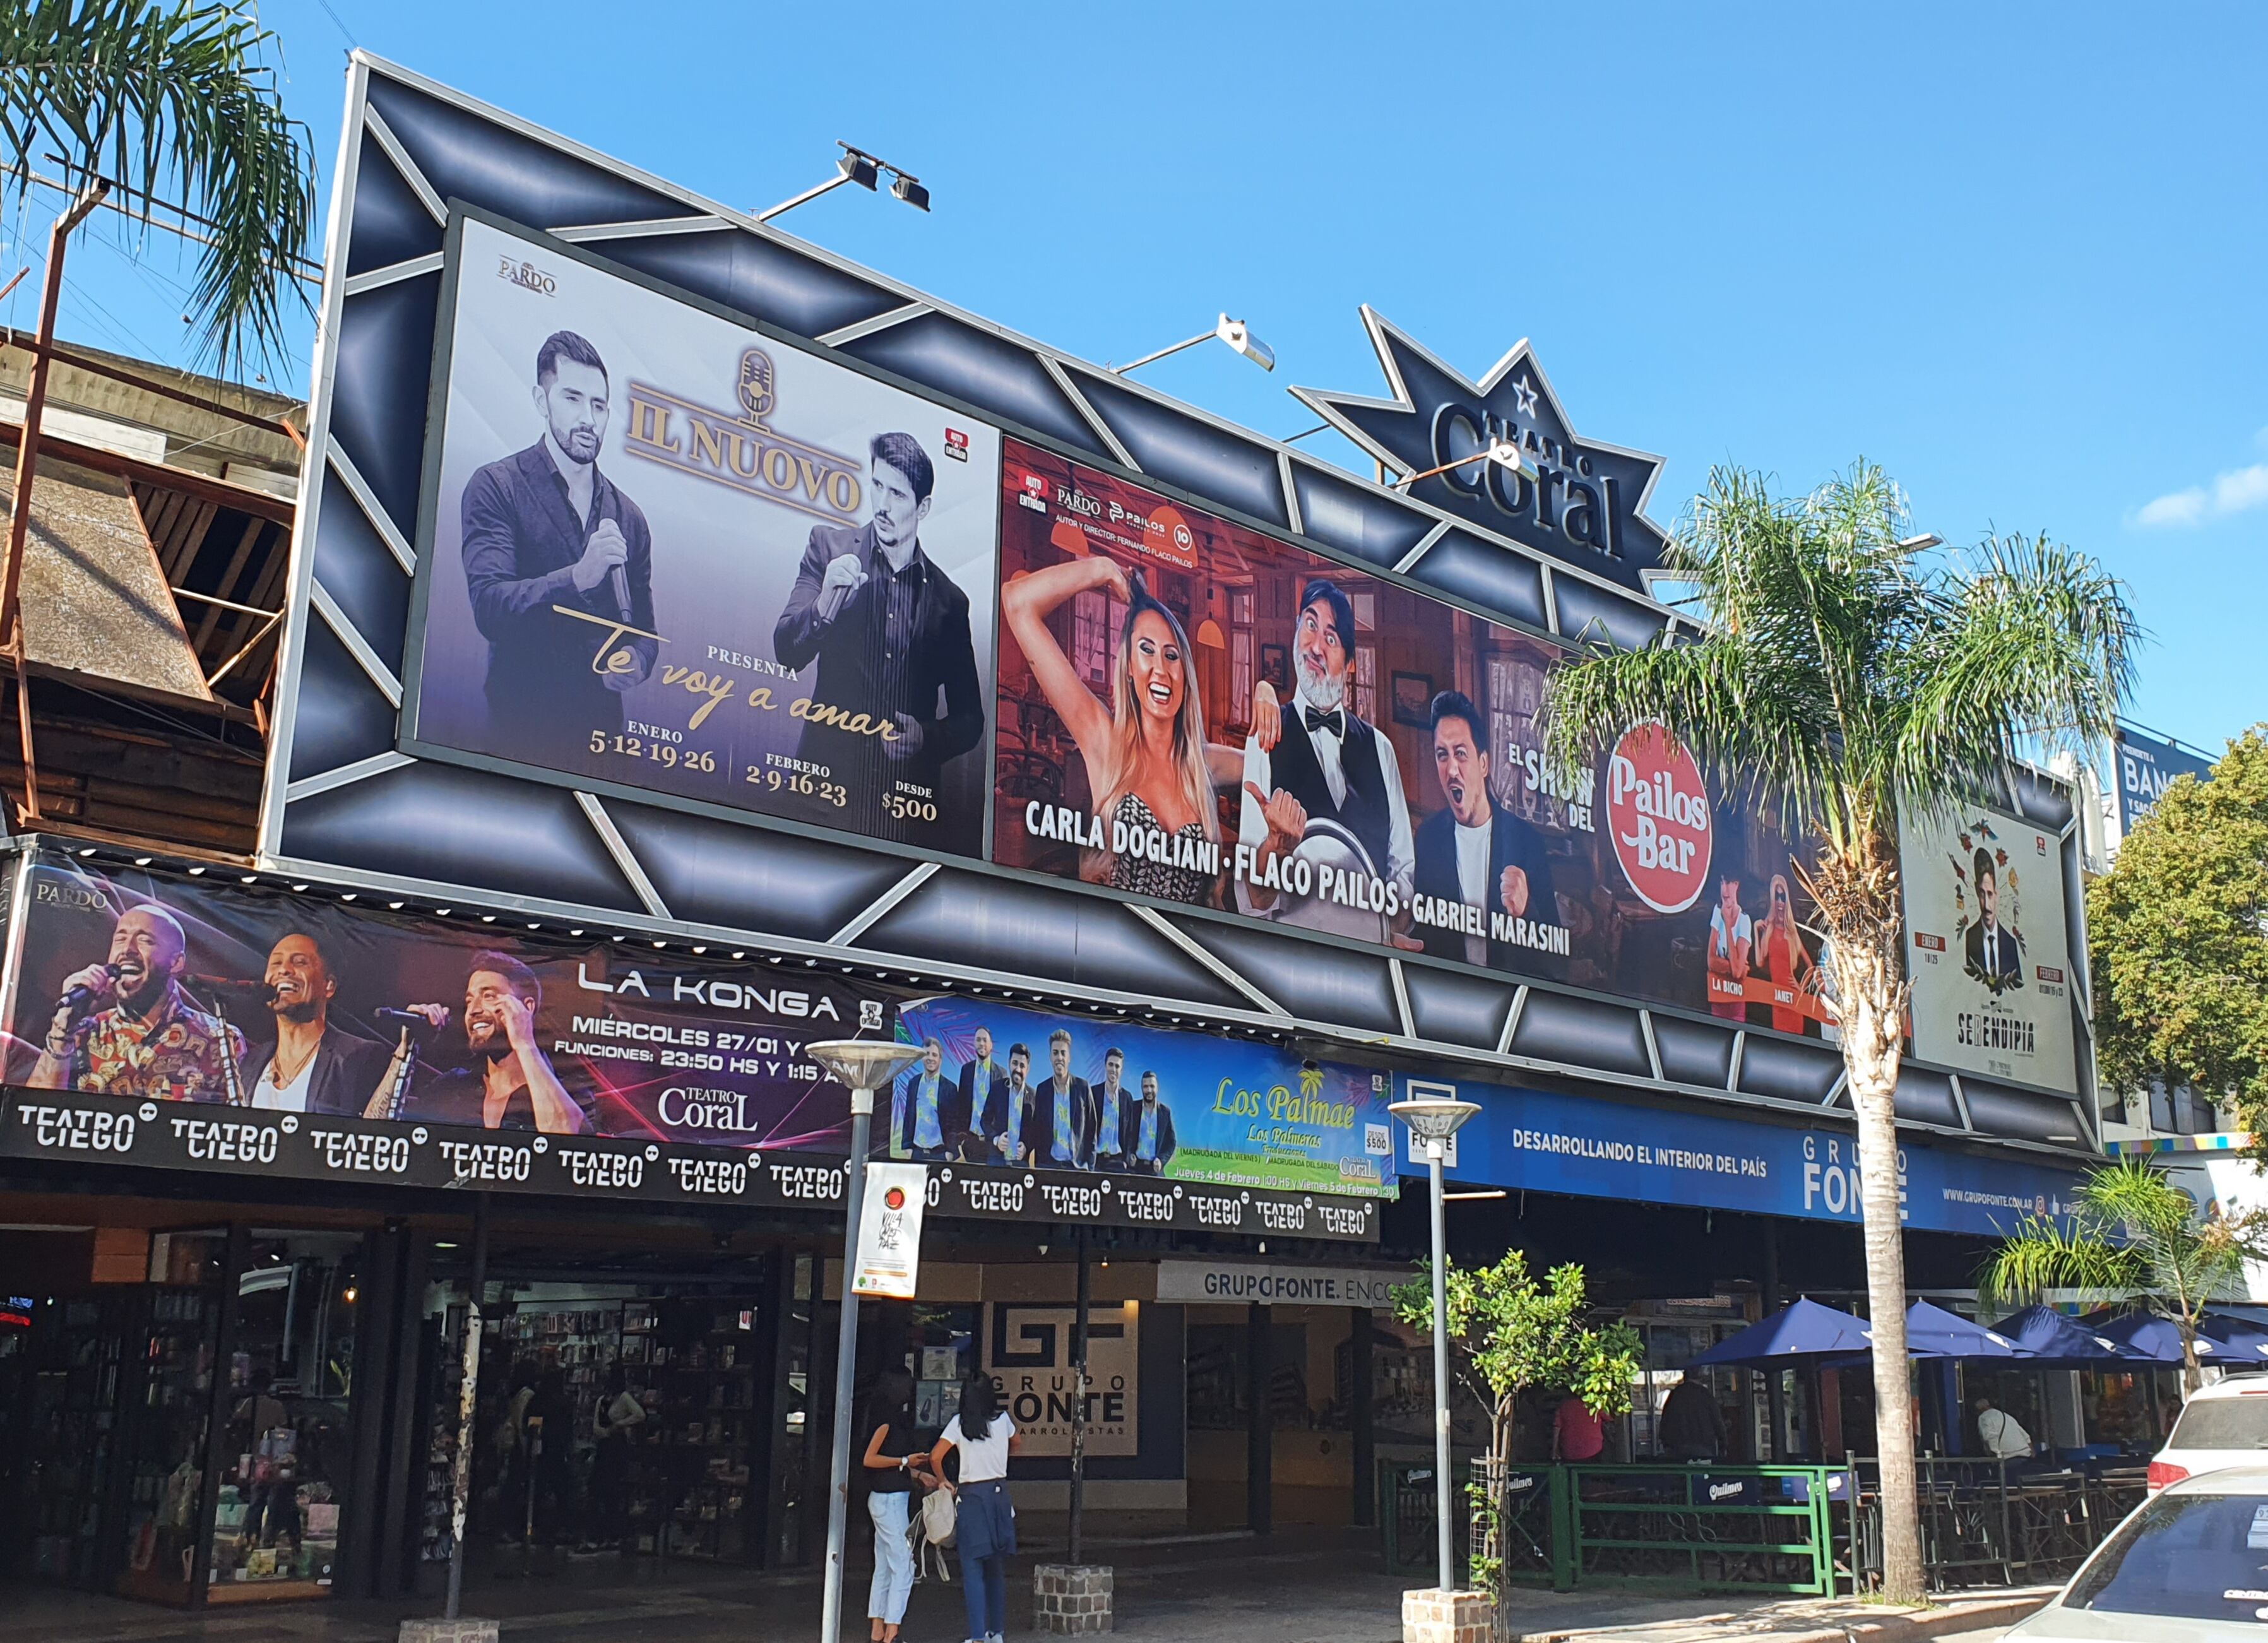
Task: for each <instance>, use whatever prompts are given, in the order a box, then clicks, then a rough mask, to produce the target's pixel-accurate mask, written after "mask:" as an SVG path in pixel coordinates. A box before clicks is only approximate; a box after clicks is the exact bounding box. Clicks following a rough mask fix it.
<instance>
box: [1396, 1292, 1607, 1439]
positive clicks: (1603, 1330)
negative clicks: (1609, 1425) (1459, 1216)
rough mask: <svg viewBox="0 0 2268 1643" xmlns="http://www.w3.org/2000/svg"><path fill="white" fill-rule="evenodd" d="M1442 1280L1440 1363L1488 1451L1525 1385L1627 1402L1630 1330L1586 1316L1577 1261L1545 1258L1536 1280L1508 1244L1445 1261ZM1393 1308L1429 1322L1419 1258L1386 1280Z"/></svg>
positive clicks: (1602, 1407) (1599, 1410) (1506, 1428)
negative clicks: (1472, 1257) (1475, 1261)
mask: <svg viewBox="0 0 2268 1643" xmlns="http://www.w3.org/2000/svg"><path fill="white" fill-rule="evenodd" d="M1442 1287H1443V1290H1444V1293H1445V1294H1446V1296H1447V1307H1448V1330H1447V1333H1448V1337H1449V1363H1450V1373H1451V1374H1454V1375H1455V1376H1456V1378H1457V1380H1458V1381H1459V1383H1460V1384H1461V1385H1462V1386H1463V1387H1464V1389H1465V1390H1466V1391H1467V1392H1469V1394H1470V1395H1471V1396H1472V1397H1473V1399H1474V1400H1475V1401H1476V1403H1478V1404H1480V1406H1481V1409H1482V1411H1483V1412H1484V1414H1486V1415H1487V1417H1488V1423H1489V1459H1490V1460H1491V1461H1492V1462H1496V1463H1497V1464H1499V1466H1502V1465H1509V1464H1510V1463H1511V1461H1512V1440H1513V1423H1514V1417H1515V1415H1516V1413H1517V1411H1518V1409H1519V1404H1520V1395H1521V1393H1522V1392H1523V1391H1526V1390H1527V1389H1528V1388H1530V1387H1536V1388H1543V1389H1550V1390H1554V1391H1562V1392H1572V1393H1573V1394H1575V1396H1578V1397H1580V1398H1581V1399H1582V1400H1583V1402H1584V1403H1585V1404H1588V1405H1589V1406H1590V1408H1591V1410H1592V1411H1594V1413H1596V1414H1598V1415H1599V1416H1601V1417H1602V1418H1605V1417H1610V1416H1615V1415H1619V1414H1623V1413H1624V1412H1625V1411H1628V1410H1629V1408H1630V1404H1631V1381H1632V1379H1633V1378H1635V1377H1636V1375H1637V1374H1638V1365H1639V1357H1640V1345H1639V1342H1638V1331H1637V1330H1633V1329H1631V1327H1630V1325H1628V1324H1627V1323H1609V1324H1607V1325H1605V1326H1603V1327H1599V1326H1594V1324H1592V1323H1590V1322H1589V1313H1590V1308H1591V1301H1590V1298H1589V1295H1588V1293H1587V1288H1586V1286H1585V1283H1584V1279H1583V1269H1582V1268H1581V1267H1580V1266H1578V1265H1576V1264H1573V1263H1572V1262H1571V1263H1569V1264H1566V1265H1564V1266H1555V1267H1553V1268H1552V1269H1551V1270H1550V1271H1549V1272H1547V1273H1545V1274H1544V1276H1543V1280H1542V1281H1541V1282H1538V1281H1537V1279H1536V1278H1535V1274H1534V1273H1532V1272H1530V1271H1528V1256H1526V1255H1525V1254H1524V1253H1522V1252H1521V1251H1520V1250H1518V1249H1508V1250H1506V1252H1505V1255H1504V1257H1503V1258H1502V1259H1501V1260H1499V1262H1498V1263H1497V1264H1495V1265H1494V1266H1484V1267H1479V1268H1468V1267H1461V1266H1459V1265H1458V1264H1456V1263H1455V1262H1454V1261H1452V1262H1451V1263H1450V1264H1449V1268H1448V1271H1447V1273H1446V1274H1445V1275H1444V1278H1443V1280H1442ZM1394 1311H1395V1316H1396V1317H1398V1318H1400V1319H1401V1320H1402V1321H1403V1323H1406V1324H1408V1325H1410V1327H1411V1328H1412V1329H1415V1330H1423V1331H1425V1332H1428V1333H1430V1332H1431V1331H1432V1328H1433V1278H1432V1263H1431V1262H1430V1261H1425V1262H1420V1263H1419V1264H1418V1277H1417V1278H1416V1279H1415V1280H1413V1281H1412V1282H1410V1283H1407V1284H1403V1285H1398V1286H1395V1291H1394Z"/></svg>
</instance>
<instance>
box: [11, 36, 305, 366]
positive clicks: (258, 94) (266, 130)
mask: <svg viewBox="0 0 2268 1643" xmlns="http://www.w3.org/2000/svg"><path fill="white" fill-rule="evenodd" d="M274 42H275V36H274V34H273V33H270V32H269V31H267V30H264V29H262V28H261V26H260V25H259V22H258V20H257V19H256V18H255V17H254V15H253V14H252V10H251V7H250V5H249V4H246V3H245V0H210V3H207V4H198V3H197V0H178V3H177V4H162V3H160V0H32V3H29V4H26V0H16V3H15V4H9V5H0V142H4V144H5V145H6V153H5V157H4V158H5V164H6V166H7V170H8V172H9V173H10V174H11V176H12V177H13V179H14V181H15V185H16V187H17V188H18V190H19V191H20V190H21V189H23V188H26V186H28V184H29V182H30V181H31V173H33V172H34V171H39V170H42V169H44V168H45V167H46V166H48V165H50V164H54V163H57V161H59V162H60V164H61V166H62V167H63V171H64V173H65V174H66V176H67V177H69V178H70V179H71V180H72V181H73V182H74V183H75V184H77V185H81V186H84V187H86V188H92V189H93V190H97V191H99V190H101V189H102V188H104V187H105V186H106V185H107V187H110V188H118V189H120V190H122V192H124V193H125V194H126V195H128V196H129V210H133V211H135V212H136V214H142V213H144V212H146V210H147V209H148V207H149V205H150V204H151V202H152V201H153V200H155V199H160V198H164V197H167V196H173V195H178V196H180V199H179V203H183V204H186V205H187V206H188V208H189V210H193V211H194V212H195V214H196V216H197V217H199V218H201V219H203V221H202V223H201V225H199V226H198V229H197V231H196V232H197V233H198V236H199V237H201V238H202V239H203V241H204V247H205V248H204V253H203V256H202V257H201V258H200V260H199V265H198V269H197V281H196V289H195V294H194V296H193V297H192V298H191V302H192V306H193V309H194V311H195V313H196V314H197V315H198V317H199V318H200V319H201V320H203V337H202V339H201V342H202V344H203V348H204V349H205V350H208V351H210V353H211V354H212V355H213V356H214V357H215V359H216V363H217V365H218V366H219V368H220V369H221V370H223V371H224V372H226V371H229V370H231V369H232V368H233V367H236V366H239V365H241V364H242V363H243V362H244V359H245V357H246V356H247V351H248V350H247V344H248V345H249V351H256V352H258V353H260V354H261V355H262V356H273V355H275V354H277V353H280V352H281V351H282V350H283V347H284V305H283V300H282V298H281V295H280V292H281V287H282V283H283V282H282V281H281V280H280V279H279V275H281V274H282V273H283V272H284V271H285V270H288V269H291V266H292V265H293V264H294V263H295V262H299V261H300V260H302V258H303V255H304V254H305V252H306V244H307V234H308V227H309V224H310V222H311V221H312V220H313V214H314V206H315V175H314V168H313V161H312V159H311V158H310V153H309V149H308V145H307V143H306V127H305V126H304V125H303V124H301V123H299V122H296V121H293V120H290V119H287V118H285V116H284V106H283V100H282V98H281V96H280V95H279V93H278V92H277V91H276V74H275V70H274V68H273V67H272V66H271V65H270V64H269V63H265V62H263V61H262V60H261V59H262V58H263V57H265V56H266V55H268V54H269V48H271V47H272V46H273V44H274ZM51 153H52V154H53V155H55V157H56V160H50V159H49V158H48V156H49V155H50V154H51ZM294 289H295V291H296V287H295V288H294Z"/></svg>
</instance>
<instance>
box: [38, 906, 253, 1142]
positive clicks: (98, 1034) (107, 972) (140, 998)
mask: <svg viewBox="0 0 2268 1643" xmlns="http://www.w3.org/2000/svg"><path fill="white" fill-rule="evenodd" d="M188 953H189V940H188V935H187V934H186V933H184V932H183V931H182V929H181V923H180V919H178V918H176V917H173V914H172V913H170V912H168V911H167V910H166V909H165V908H163V907H160V906H158V904H157V903H155V902H145V903H143V904H142V905H141V906H139V907H136V908H135V909H134V910H131V911H130V912H129V913H127V914H126V915H125V916H124V917H122V918H120V919H119V921H118V927H117V928H116V929H115V930H114V931H112V932H111V935H110V958H109V961H107V963H102V964H90V965H88V966H87V967H86V968H85V969H82V970H77V971H75V972H73V973H72V974H71V975H70V976H68V977H66V978H65V980H64V982H63V997H62V998H61V1000H60V1001H59V1002H58V1003H57V1005H56V1006H55V1018H54V1020H51V1021H50V1022H49V1023H48V1035H47V1041H46V1043H43V1044H41V1045H40V1058H39V1060H38V1061H37V1062H36V1063H34V1064H33V1067H32V1075H31V1077H30V1078H29V1079H26V1082H27V1083H28V1084H30V1085H31V1087H33V1089H43V1090H61V1089H71V1090H85V1091H89V1092H92V1093H93V1094H101V1095H130V1096H136V1097H140V1098H143V1099H144V1100H154V1101H226V1100H227V1099H228V1072H227V1065H226V1061H225V1057H227V1056H230V1055H233V1056H234V1057H235V1058H236V1060H237V1062H238V1064H239V1067H240V1066H241V1065H242V1063H243V1059H244V1035H243V1034H241V1033H239V1032H238V1031H237V1030H236V1028H233V1027H230V1028H224V1027H223V1026H222V1025H221V1023H220V1022H219V1021H218V1020H216V1019H215V1018H214V1017H212V1016H210V1015H208V1014H206V1013H205V1012H203V1010H200V1009H198V1008H197V1007H196V1006H195V1005H194V1004H191V1003H190V1002H189V998H188V994H187V993H185V992H183V991H181V985H180V982H179V981H177V980H176V979H175V977H176V976H180V973H181V971H182V969H184V968H186V966H187V964H188ZM90 1006H103V1007H101V1008H98V1009H94V1010H93V1011H92V1013H87V1012H88V1010H89V1008H90ZM224 1033H225V1035H226V1039H225V1043H224V1039H223V1034H224ZM239 1076H241V1074H239Z"/></svg>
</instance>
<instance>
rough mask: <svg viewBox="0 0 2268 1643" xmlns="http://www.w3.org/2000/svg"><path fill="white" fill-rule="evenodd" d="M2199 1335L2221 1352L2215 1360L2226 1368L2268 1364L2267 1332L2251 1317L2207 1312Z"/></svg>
mask: <svg viewBox="0 0 2268 1643" xmlns="http://www.w3.org/2000/svg"><path fill="white" fill-rule="evenodd" d="M2198 1335H2200V1336H2201V1337H2204V1340H2200V1341H2199V1342H2198V1345H2200V1346H2202V1345H2204V1344H2205V1340H2210V1341H2212V1342H2213V1345H2216V1346H2218V1347H2220V1352H2219V1353H2216V1354H2215V1355H2214V1361H2216V1362H2217V1363H2219V1364H2220V1367H2222V1368H2224V1369H2235V1368H2239V1367H2243V1366H2245V1365H2248V1364H2249V1365H2254V1366H2260V1365H2268V1329H2264V1328H2262V1327H2261V1326H2260V1325H2259V1324H2257V1323H2253V1322H2252V1320H2251V1319H2250V1318H2240V1317H2237V1316H2236V1315H2234V1314H2233V1313H2227V1312H2208V1313H2206V1314H2205V1321H2204V1322H2203V1323H2200V1324H2198Z"/></svg>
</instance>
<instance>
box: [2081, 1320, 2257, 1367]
mask: <svg viewBox="0 0 2268 1643" xmlns="http://www.w3.org/2000/svg"><path fill="white" fill-rule="evenodd" d="M2081 1322H2082V1323H2085V1324H2086V1325H2087V1326H2088V1329H2090V1330H2093V1331H2094V1332H2095V1334H2097V1335H2100V1336H2102V1337H2103V1338H2104V1339H2105V1340H2108V1341H2110V1343H2111V1344H2112V1345H2115V1346H2117V1347H2119V1348H2121V1349H2122V1350H2123V1351H2124V1352H2125V1353H2126V1355H2127V1356H2128V1357H2130V1358H2143V1359H2148V1360H2149V1361H2150V1362H2152V1363H2159V1364H2177V1363H2179V1362H2181V1361H2182V1332H2181V1330H2179V1329H2178V1328H2177V1327H2176V1325H2175V1323H2174V1322H2173V1320H2171V1319H2170V1318H2161V1317H2160V1316H2158V1315H2156V1314H2155V1313H2153V1312H2129V1313H2126V1314H2124V1315H2122V1316H2118V1317H2112V1316H2110V1315H2108V1314H2105V1313H2100V1312H2098V1313H2094V1314H2091V1315H2089V1316H2088V1317H2086V1318H2084V1319H2082V1320H2081ZM2197 1350H2198V1359H2200V1360H2202V1361H2204V1362H2205V1363H2213V1364H2217V1363H2220V1362H2221V1361H2222V1360H2224V1359H2229V1358H2233V1357H2234V1356H2235V1354H2234V1353H2232V1352H2229V1351H2228V1349H2227V1348H2225V1347H2223V1346H2222V1345H2220V1342H2218V1341H2215V1340H2213V1339H2212V1338H2211V1337H2206V1336H2202V1335H2201V1336H2199V1337H2198V1344H2197Z"/></svg>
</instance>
